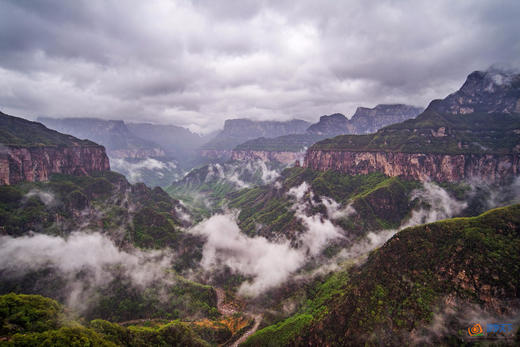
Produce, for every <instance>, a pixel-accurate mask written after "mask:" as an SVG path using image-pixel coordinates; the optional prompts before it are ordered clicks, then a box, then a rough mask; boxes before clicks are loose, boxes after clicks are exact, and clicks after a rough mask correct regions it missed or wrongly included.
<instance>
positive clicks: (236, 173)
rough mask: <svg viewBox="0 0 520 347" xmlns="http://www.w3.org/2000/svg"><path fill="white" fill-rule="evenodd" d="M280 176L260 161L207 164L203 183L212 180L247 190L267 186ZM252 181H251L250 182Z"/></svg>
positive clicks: (276, 171)
mask: <svg viewBox="0 0 520 347" xmlns="http://www.w3.org/2000/svg"><path fill="white" fill-rule="evenodd" d="M279 176H280V172H279V171H278V170H275V169H269V168H268V167H267V164H266V163H265V162H263V161H262V160H255V161H247V162H237V163H226V164H223V165H221V164H218V163H217V164H209V165H208V174H207V175H206V178H205V182H210V181H212V180H215V179H216V180H220V181H227V182H230V183H233V184H234V185H235V186H237V187H238V188H248V187H250V186H251V184H254V183H257V182H256V181H257V180H258V181H259V182H258V183H261V184H268V183H272V182H274V181H275V180H276V179H277V178H278V177H279ZM251 179H253V181H251Z"/></svg>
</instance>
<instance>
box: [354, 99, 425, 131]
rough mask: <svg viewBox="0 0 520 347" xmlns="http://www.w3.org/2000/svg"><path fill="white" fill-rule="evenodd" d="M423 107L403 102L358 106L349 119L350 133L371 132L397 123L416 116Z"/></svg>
mask: <svg viewBox="0 0 520 347" xmlns="http://www.w3.org/2000/svg"><path fill="white" fill-rule="evenodd" d="M422 110H423V109H422V108H420V107H414V106H410V105H403V104H393V105H384V104H383V105H377V106H376V107H374V108H367V107H358V108H357V110H356V113H354V115H353V116H352V118H351V119H350V120H349V124H348V125H347V129H348V130H349V132H348V133H349V134H370V133H375V132H376V131H378V130H379V129H381V128H383V127H385V126H387V125H390V124H395V123H400V122H404V121H405V120H407V119H411V118H415V117H417V115H418V114H419V113H421V111H422Z"/></svg>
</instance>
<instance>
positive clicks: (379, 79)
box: [0, 0, 520, 130]
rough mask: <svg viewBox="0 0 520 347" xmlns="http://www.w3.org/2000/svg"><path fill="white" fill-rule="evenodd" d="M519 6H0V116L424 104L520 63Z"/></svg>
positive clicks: (179, 115)
mask: <svg viewBox="0 0 520 347" xmlns="http://www.w3.org/2000/svg"><path fill="white" fill-rule="evenodd" d="M519 16H520V3H518V2H517V1H513V0H511V1H500V2H497V1H484V0H476V1H458V2H453V1H447V0H444V1H435V2H431V1H430V2H427V1H412V0H407V1H399V2H396V1H378V2H372V1H361V0H359V1H357V0H356V1H343V2H339V1H330V2H316V1H303V2H288V1H265V2H256V1H226V2H214V1H194V2H191V1H170V0H156V1H147V2H142V1H137V0H131V1H126V2H119V1H115V0H112V1H98V0H94V1H86V0H85V1H75V2H74V3H69V2H66V1H57V0H46V1H38V2H34V1H8V0H6V1H2V2H1V3H0V50H1V51H2V54H1V55H0V108H1V109H2V110H4V111H5V112H10V113H13V114H15V115H26V116H30V117H36V116H38V115H49V116H95V117H103V118H111V119H115V118H119V119H125V120H133V121H135V120H139V121H142V120H145V121H150V122H156V123H173V124H178V125H183V126H189V127H190V128H191V129H194V130H203V129H204V130H214V129H216V128H218V127H220V126H222V124H223V120H224V119H226V118H232V117H251V118H255V119H290V118H293V117H299V118H304V119H307V120H310V121H315V120H317V118H318V117H319V116H320V115H323V114H330V113H333V112H342V113H345V114H347V115H351V114H352V113H353V111H354V110H355V108H356V107H357V106H359V105H364V106H374V105H375V104H377V103H387V102H405V103H410V104H415V105H422V106H425V105H426V104H427V103H428V102H429V101H430V100H431V99H433V98H439V97H444V96H446V95H447V94H449V93H450V92H452V91H454V90H455V89H456V88H458V87H459V86H460V85H461V84H462V82H463V81H464V78H465V76H466V75H467V74H468V73H469V72H471V71H472V70H476V69H485V68H487V67H488V66H489V65H491V64H493V63H496V62H503V63H509V64H513V65H518V64H519V63H520V58H519V57H520V55H519V54H518V53H519V52H520V42H519V40H518V38H517V33H518V32H520V22H519V21H518V18H519Z"/></svg>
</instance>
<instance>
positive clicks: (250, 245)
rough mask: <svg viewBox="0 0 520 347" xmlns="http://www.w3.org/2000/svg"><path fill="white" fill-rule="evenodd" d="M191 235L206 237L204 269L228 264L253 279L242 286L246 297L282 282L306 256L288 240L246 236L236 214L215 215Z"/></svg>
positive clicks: (241, 288)
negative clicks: (270, 239)
mask: <svg viewBox="0 0 520 347" xmlns="http://www.w3.org/2000/svg"><path fill="white" fill-rule="evenodd" d="M191 232H192V233H195V234H199V235H204V236H205V237H206V238H207V241H206V243H205V245H204V249H203V257H202V260H201V265H202V267H203V268H204V269H205V270H212V269H214V268H216V267H219V266H223V265H225V266H228V267H229V268H230V269H231V270H233V271H236V272H239V273H241V274H244V275H247V276H252V277H253V279H252V281H247V282H244V283H243V284H242V285H241V286H240V289H239V292H240V293H241V294H244V295H251V296H254V295H256V294H259V293H261V292H264V291H266V290H268V289H270V288H273V287H275V286H277V285H279V284H281V283H283V282H284V281H286V280H287V278H288V277H289V276H290V274H291V273H293V272H294V271H296V270H297V269H298V268H300V266H301V265H302V264H303V263H304V261H305V255H304V254H303V253H302V252H301V251H299V250H296V249H293V248H291V246H290V244H289V242H288V241H285V242H271V241H269V240H267V239H266V238H265V237H261V236H256V237H248V236H246V235H245V234H243V233H242V232H241V231H240V228H239V227H238V225H237V222H236V218H235V216H234V215H233V214H227V215H215V216H213V217H211V218H209V219H207V220H205V221H203V222H201V223H200V224H198V225H197V226H195V227H194V228H193V229H192V230H191Z"/></svg>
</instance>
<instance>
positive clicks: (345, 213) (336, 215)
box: [321, 197, 356, 219]
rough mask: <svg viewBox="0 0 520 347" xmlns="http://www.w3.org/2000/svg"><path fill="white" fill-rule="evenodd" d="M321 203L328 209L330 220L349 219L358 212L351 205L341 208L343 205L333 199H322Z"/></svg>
mask: <svg viewBox="0 0 520 347" xmlns="http://www.w3.org/2000/svg"><path fill="white" fill-rule="evenodd" d="M321 203H322V204H323V206H325V208H326V209H327V216H328V217H329V219H342V218H348V217H350V216H352V215H353V214H354V213H356V210H355V209H354V207H352V205H351V204H348V205H347V206H345V207H344V208H341V205H340V204H339V203H338V202H336V201H334V200H332V199H331V198H327V197H322V198H321Z"/></svg>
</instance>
